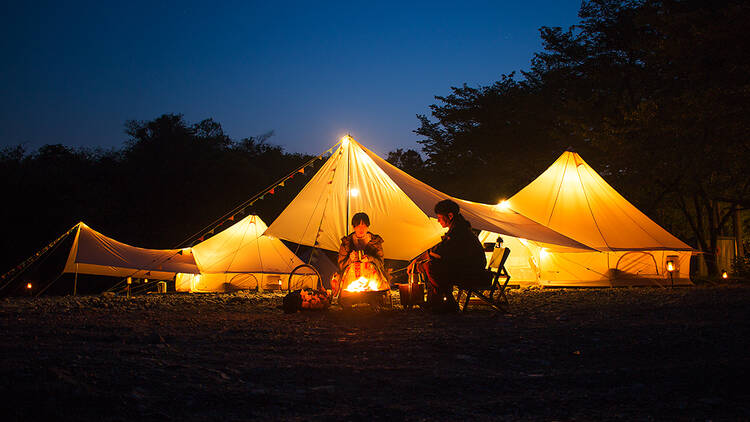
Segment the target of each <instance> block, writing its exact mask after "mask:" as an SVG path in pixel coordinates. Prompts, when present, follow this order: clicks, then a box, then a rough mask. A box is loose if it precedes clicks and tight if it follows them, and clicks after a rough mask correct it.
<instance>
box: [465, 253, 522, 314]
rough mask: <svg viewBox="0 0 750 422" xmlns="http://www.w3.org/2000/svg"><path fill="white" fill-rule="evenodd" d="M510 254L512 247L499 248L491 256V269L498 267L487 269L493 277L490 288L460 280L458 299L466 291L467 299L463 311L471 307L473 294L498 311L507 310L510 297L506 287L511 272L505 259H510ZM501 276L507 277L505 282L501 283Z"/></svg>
mask: <svg viewBox="0 0 750 422" xmlns="http://www.w3.org/2000/svg"><path fill="white" fill-rule="evenodd" d="M509 255H510V248H497V249H495V250H494V251H492V258H490V265H489V268H490V269H496V271H494V272H493V271H486V273H487V276H488V277H491V281H490V283H489V288H487V287H481V288H478V287H476V286H471V285H469V284H467V283H462V282H461V281H458V282H457V283H456V285H457V287H458V295H457V296H456V299H457V300H458V301H460V300H461V293H462V292H464V291H466V301H465V302H464V306H463V309H462V311H463V312H466V310H467V309H468V308H469V302H470V300H471V296H472V295H474V296H476V297H477V298H478V299H480V300H481V301H483V302H484V303H486V304H488V305H490V306H491V307H493V308H495V309H496V310H498V311H503V312H506V311H507V309H506V307H507V306H508V297H507V296H506V295H505V289H507V288H508V282H509V281H510V274H508V270H506V269H505V261H507V260H508V256H509ZM500 277H504V278H505V282H504V283H503V284H500Z"/></svg>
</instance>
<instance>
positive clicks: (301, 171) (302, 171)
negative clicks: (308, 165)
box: [297, 167, 305, 174]
mask: <svg viewBox="0 0 750 422" xmlns="http://www.w3.org/2000/svg"><path fill="white" fill-rule="evenodd" d="M297 171H298V172H300V173H302V174H305V168H304V167H302V168H301V169H299V170H297Z"/></svg>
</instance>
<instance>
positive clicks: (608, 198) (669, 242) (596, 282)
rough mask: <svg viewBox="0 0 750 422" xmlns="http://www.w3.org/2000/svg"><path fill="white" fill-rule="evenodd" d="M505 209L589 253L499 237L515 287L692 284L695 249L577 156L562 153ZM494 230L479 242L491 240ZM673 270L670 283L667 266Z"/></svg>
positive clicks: (514, 197)
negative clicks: (506, 249) (507, 249)
mask: <svg viewBox="0 0 750 422" xmlns="http://www.w3.org/2000/svg"><path fill="white" fill-rule="evenodd" d="M504 205H505V206H506V207H508V208H510V209H513V210H515V211H517V212H519V213H521V214H523V215H525V216H527V217H529V218H530V219H532V220H534V221H536V222H538V223H540V224H543V225H545V226H547V227H549V228H551V229H553V230H555V231H556V232H559V233H562V234H564V235H565V236H567V237H570V238H572V239H575V240H577V241H579V242H581V243H583V244H585V245H587V246H590V247H591V248H592V249H595V250H596V251H595V252H592V251H588V252H586V251H581V250H573V249H569V248H566V247H562V246H555V245H550V244H540V243H538V242H535V241H533V240H532V239H528V238H524V237H523V236H520V239H519V236H517V238H511V237H509V236H503V240H504V241H505V246H508V247H510V248H511V255H510V257H509V262H508V265H507V266H506V268H507V269H508V271H509V272H510V274H511V277H512V283H518V284H535V283H539V284H542V285H548V286H619V285H665V284H670V283H672V281H673V282H674V284H675V285H679V284H691V283H690V278H689V274H690V255H691V252H692V248H691V247H690V246H688V245H686V244H685V243H684V242H682V241H680V240H679V239H677V238H676V237H674V236H673V235H672V234H670V233H669V232H667V231H666V230H664V229H663V228H661V227H660V226H659V225H658V224H656V223H655V222H653V221H652V220H651V219H649V218H648V217H647V216H646V215H645V214H643V213H642V212H641V211H639V210H638V209H637V208H636V207H635V206H633V205H632V204H631V203H629V202H628V201H627V200H626V199H625V198H624V197H622V196H621V195H620V194H619V193H617V191H615V190H614V189H613V188H612V187H611V186H610V185H609V184H607V182H605V181H604V179H602V177H601V176H599V174H597V173H596V171H594V169H593V168H591V166H589V165H588V164H587V163H586V162H585V161H584V160H583V159H582V158H581V157H580V156H579V155H578V154H576V153H574V152H570V151H566V152H565V153H563V154H562V155H561V156H560V157H559V158H558V159H557V160H556V161H555V162H554V163H553V164H552V165H551V166H550V167H549V168H548V169H547V170H546V171H544V173H542V174H541V175H540V176H539V177H538V178H536V179H535V180H534V181H532V182H531V183H530V184H529V185H528V186H526V187H525V188H523V189H522V190H521V191H519V192H518V193H517V194H516V195H514V196H513V197H511V198H510V199H509V200H508V201H507V203H505V204H504ZM496 237H497V234H496V233H492V232H483V233H481V234H480V240H482V241H483V242H494V241H495V239H496ZM668 261H672V262H673V265H674V267H675V271H674V272H673V278H672V280H670V278H669V272H668V271H667V262H668Z"/></svg>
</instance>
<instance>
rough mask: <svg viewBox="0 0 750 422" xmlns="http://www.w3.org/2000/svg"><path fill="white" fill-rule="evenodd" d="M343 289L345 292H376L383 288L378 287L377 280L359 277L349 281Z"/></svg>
mask: <svg viewBox="0 0 750 422" xmlns="http://www.w3.org/2000/svg"><path fill="white" fill-rule="evenodd" d="M344 290H345V291H347V292H376V291H380V290H383V289H381V288H380V284H379V283H378V280H375V279H367V278H365V277H360V278H358V279H356V280H354V281H352V282H351V283H349V285H348V286H346V288H345V289H344Z"/></svg>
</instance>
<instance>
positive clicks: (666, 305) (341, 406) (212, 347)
mask: <svg viewBox="0 0 750 422" xmlns="http://www.w3.org/2000/svg"><path fill="white" fill-rule="evenodd" d="M281 298H282V296H281V295H279V294H256V293H235V294H220V295H219V294H216V295H214V294H210V295H187V294H167V295H145V296H138V297H135V298H131V299H127V298H124V297H105V296H85V297H70V296H68V297H57V298H36V299H29V298H13V299H5V300H2V301H0V330H1V331H0V333H1V334H2V343H1V344H0V350H1V352H2V353H1V354H0V356H2V366H0V371H1V372H0V382H1V383H2V384H1V385H0V394H2V397H3V398H4V400H3V404H2V405H0V406H2V412H1V413H0V414H1V415H2V416H3V417H2V420H4V421H12V420H97V421H98V420H103V421H120V420H123V421H125V420H139V421H143V420H180V421H192V420H217V421H234V420H237V421H239V420H285V421H286V420H312V419H315V420H414V421H421V420H498V419H500V420H628V421H630V420H701V421H703V420H748V419H750V388H748V385H747V383H748V382H750V378H749V377H748V375H749V373H748V372H749V371H748V368H750V358H749V356H750V355H749V353H748V350H749V349H750V348H749V346H750V341H749V340H748V336H749V334H750V332H749V331H750V330H749V329H748V328H749V327H750V306H748V305H750V286H748V285H721V286H712V287H693V288H679V289H674V290H671V289H657V288H637V289H636V288H633V289H580V290H575V289H564V290H540V289H526V290H516V291H513V292H511V295H510V302H511V306H510V311H511V312H512V313H509V314H498V313H496V312H494V311H492V310H490V309H489V308H482V307H476V308H474V309H472V310H470V311H469V312H467V313H466V314H464V315H432V314H429V313H426V312H423V311H421V310H418V309H417V310H411V311H406V310H404V309H402V308H401V307H400V306H395V307H394V309H392V310H381V311H373V310H371V309H369V308H358V309H355V310H354V311H353V312H343V311H341V310H340V309H339V308H336V307H334V308H331V309H330V310H328V311H324V312H312V311H311V312H304V313H297V314H293V315H285V314H283V313H282V312H281V311H280V310H279V309H278V306H279V305H280V304H281ZM396 302H398V299H396Z"/></svg>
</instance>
